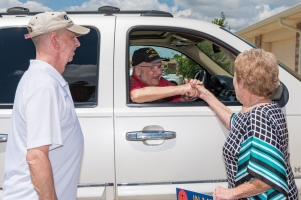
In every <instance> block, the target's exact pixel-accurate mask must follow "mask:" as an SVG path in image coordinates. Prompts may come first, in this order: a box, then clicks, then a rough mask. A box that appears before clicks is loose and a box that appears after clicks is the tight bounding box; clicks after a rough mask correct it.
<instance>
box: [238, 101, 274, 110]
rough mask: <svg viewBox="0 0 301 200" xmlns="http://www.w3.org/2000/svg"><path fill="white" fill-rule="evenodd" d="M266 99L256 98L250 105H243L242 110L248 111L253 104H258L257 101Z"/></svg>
mask: <svg viewBox="0 0 301 200" xmlns="http://www.w3.org/2000/svg"><path fill="white" fill-rule="evenodd" d="M266 100H268V99H256V100H255V101H252V102H251V103H250V104H249V105H247V106H243V107H242V109H241V112H242V113H245V112H248V111H249V110H250V108H251V107H252V106H254V105H256V104H257V103H259V102H261V101H266ZM262 103H263V102H262ZM267 103H268V102H267Z"/></svg>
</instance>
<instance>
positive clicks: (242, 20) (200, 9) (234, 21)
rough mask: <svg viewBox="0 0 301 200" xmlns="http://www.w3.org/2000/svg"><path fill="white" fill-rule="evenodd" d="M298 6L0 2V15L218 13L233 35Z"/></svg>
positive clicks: (136, 0) (140, 0)
mask: <svg viewBox="0 0 301 200" xmlns="http://www.w3.org/2000/svg"><path fill="white" fill-rule="evenodd" d="M299 3H300V0H222V1H221V0H69V1H68V0H35V1H27V0H0V12H6V9H8V8H11V7H16V6H20V7H26V8H28V9H29V10H30V11H59V10H63V11H96V10H97V9H98V7H100V6H107V5H110V6H114V7H118V8H120V10H161V11H166V12H170V13H171V14H172V15H173V16H174V17H184V18H193V19H198V20H203V21H207V22H211V21H212V20H213V19H214V18H220V17H221V12H223V13H224V14H225V16H226V21H227V22H228V25H229V26H230V28H231V31H232V32H235V31H238V30H240V29H242V28H244V27H246V26H249V25H251V24H254V23H256V22H258V21H260V20H263V19H265V18H267V17H270V16H272V15H275V14H277V13H279V12H281V11H283V10H286V9H288V8H290V7H292V6H295V5H297V4H299Z"/></svg>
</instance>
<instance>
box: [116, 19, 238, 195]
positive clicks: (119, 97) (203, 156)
mask: <svg viewBox="0 0 301 200" xmlns="http://www.w3.org/2000/svg"><path fill="white" fill-rule="evenodd" d="M169 20H171V21H169ZM161 22H162V23H161ZM163 22H164V23H163ZM155 23H156V24H155ZM172 23H173V21H172V19H165V18H164V19H162V20H151V19H148V18H143V19H141V20H140V19H135V23H134V20H128V19H127V20H125V19H120V18H118V17H117V23H116V25H117V28H116V43H115V45H116V48H115V55H118V59H115V63H114V69H115V70H114V77H115V78H114V91H115V92H114V115H115V116H114V121H115V159H116V161H115V162H116V184H117V195H118V199H149V198H152V199H174V198H175V192H176V187H182V188H185V189H190V190H195V191H199V192H203V193H209V194H210V193H212V191H213V190H214V187H215V186H216V185H223V186H226V185H227V184H226V172H225V168H224V164H223V158H222V151H221V149H222V146H223V143H224V141H225V134H226V133H227V130H226V129H225V128H224V127H223V125H222V124H221V123H220V122H219V120H218V119H217V117H216V116H215V114H214V113H213V112H212V110H211V109H210V108H209V107H208V106H206V105H205V104H204V103H203V106H192V105H191V106H190V105H189V104H185V105H184V104H183V105H181V103H179V104H180V105H179V104H178V105H174V106H173V105H170V104H169V105H167V104H165V105H158V104H157V105H155V106H152V105H150V104H148V106H143V105H139V104H127V98H126V97H129V96H128V95H129V93H128V80H127V76H128V73H127V71H128V68H126V67H125V65H126V62H129V52H128V51H125V50H124V49H120V48H117V46H127V47H128V46H129V45H128V44H129V41H127V39H128V38H129V36H128V35H127V34H128V32H129V30H131V29H132V28H133V27H137V26H139V25H144V26H151V25H153V26H155V25H158V26H168V24H172ZM181 25H183V26H185V25H184V23H183V24H181ZM173 28H174V27H170V29H173ZM190 28H191V27H190ZM151 29H152V28H150V30H151ZM124 83H126V85H125V84H124ZM238 108H239V106H234V107H232V109H233V110H234V111H238ZM164 131H165V132H164ZM153 133H155V134H153ZM162 133H163V134H162ZM147 134H149V135H151V136H150V137H157V136H158V135H157V136H156V134H159V135H160V134H162V135H164V134H165V135H164V136H162V135H160V136H158V137H161V136H162V137H168V138H167V139H161V140H160V139H159V140H154V139H158V138H153V140H152V139H150V140H146V141H139V140H137V137H138V136H137V135H142V137H147ZM152 134H153V135H152ZM131 137H132V138H131Z"/></svg>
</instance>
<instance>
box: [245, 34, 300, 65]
mask: <svg viewBox="0 0 301 200" xmlns="http://www.w3.org/2000/svg"><path fill="white" fill-rule="evenodd" d="M284 33H285V34H284ZM294 34H295V33H294V32H293V31H290V30H284V31H278V34H277V33H276V32H272V33H268V34H264V35H261V36H257V41H258V37H260V39H259V41H260V44H257V45H256V37H251V38H246V40H247V41H248V42H250V43H252V44H254V45H256V46H258V47H260V48H262V49H264V50H265V51H268V52H272V53H273V54H274V55H275V56H276V57H277V60H279V61H280V62H281V63H283V64H285V65H286V66H287V67H289V68H291V69H292V70H295V49H296V48H295V46H296V38H295V37H294ZM275 35H277V38H275Z"/></svg>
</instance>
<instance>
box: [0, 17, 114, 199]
mask: <svg viewBox="0 0 301 200" xmlns="http://www.w3.org/2000/svg"><path fill="white" fill-rule="evenodd" d="M70 17H71V18H72V20H73V21H74V23H76V24H80V25H83V26H86V27H89V28H90V29H91V30H90V33H89V34H88V35H85V36H82V37H79V41H80V42H81V46H80V47H79V48H78V49H77V50H76V51H75V56H74V57H73V61H72V62H70V63H68V64H67V65H66V68H65V71H64V73H63V74H62V75H63V77H64V78H65V79H66V81H67V82H68V83H69V88H70V92H71V94H72V97H73V101H74V103H75V108H76V113H77V115H78V118H79V122H80V125H81V128H82V131H83V134H84V145H85V146H84V155H83V162H82V166H81V171H80V180H79V184H78V192H77V199H78V200H80V199H82V200H85V199H89V200H93V199H114V181H115V174H114V137H113V92H112V91H113V86H112V81H113V48H114V47H113V45H112V44H113V43H114V37H112V32H114V26H115V19H114V17H113V16H106V17H104V16H98V18H97V19H96V18H95V16H93V15H92V16H91V15H90V16H88V15H85V16H82V15H79V16H78V15H70ZM29 19H30V16H26V15H22V17H20V16H18V17H15V16H11V17H9V18H8V17H5V16H4V17H3V18H0V40H1V45H0V57H1V63H0V66H1V67H0V71H1V72H0V91H1V95H0V134H1V135H0V163H1V165H0V183H1V184H0V185H2V175H3V166H4V157H5V148H6V143H5V141H6V138H7V135H6V134H8V129H9V122H10V117H11V113H12V106H13V99H14V94H15V89H16V87H17V84H18V82H19V80H20V78H21V76H22V74H23V73H24V71H26V70H27V68H28V65H29V59H34V58H35V49H34V45H33V43H32V41H31V40H25V39H24V34H26V33H27V30H26V24H27V23H28V21H29ZM103 49H105V50H103ZM104 74H105V75H104ZM37 123H38V122H37ZM8 138H9V135H8ZM1 192H2V190H1ZM0 196H1V195H0Z"/></svg>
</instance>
